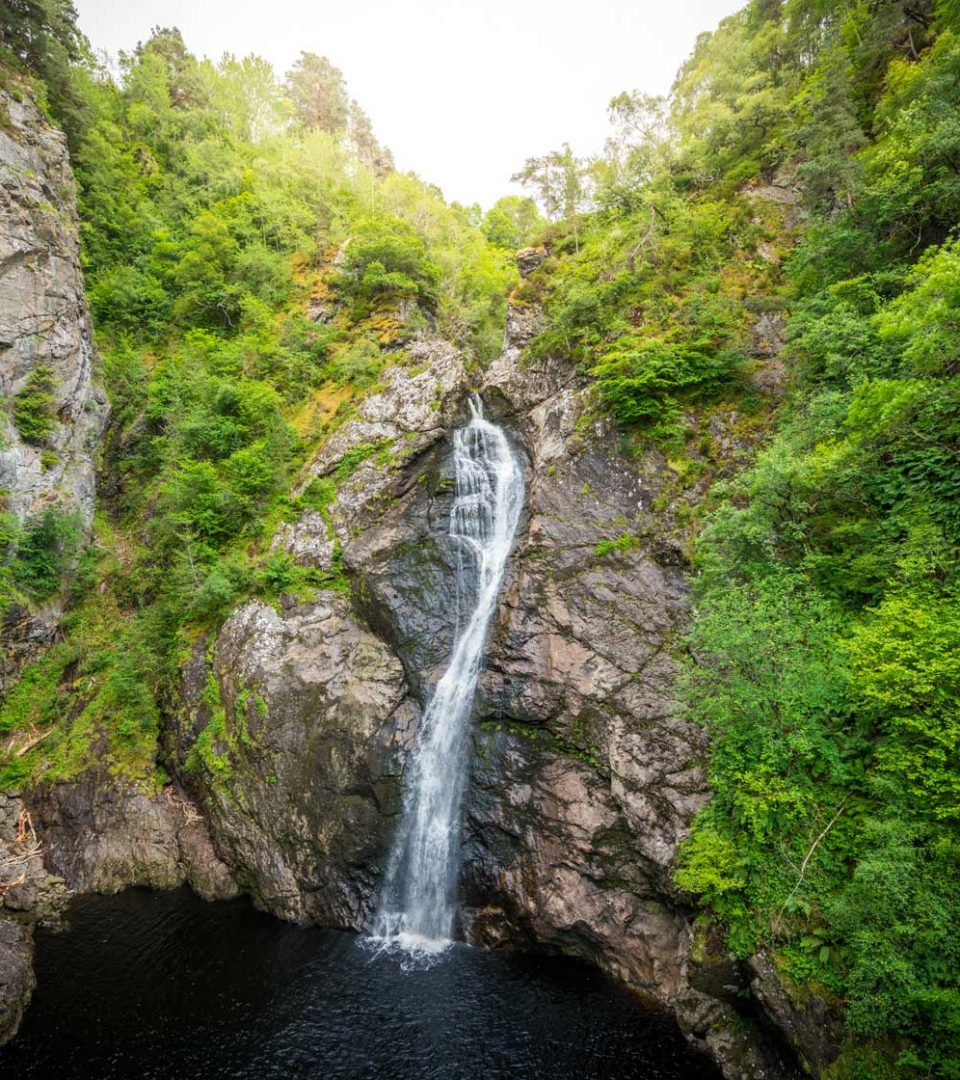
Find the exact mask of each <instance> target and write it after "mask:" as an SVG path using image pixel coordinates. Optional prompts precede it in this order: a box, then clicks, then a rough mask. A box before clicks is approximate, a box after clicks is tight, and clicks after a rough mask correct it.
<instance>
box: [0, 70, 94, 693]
mask: <svg viewBox="0 0 960 1080" xmlns="http://www.w3.org/2000/svg"><path fill="white" fill-rule="evenodd" d="M0 117H2V118H3V122H2V123H0V391H2V394H3V398H4V402H5V403H6V408H5V410H4V417H3V421H4V422H3V433H2V441H0V491H2V493H3V494H2V498H3V503H4V505H3V510H4V511H5V512H6V513H8V514H10V515H11V516H12V517H13V519H15V521H16V522H17V523H18V525H20V526H23V525H24V524H25V523H29V522H31V521H32V522H36V521H39V520H40V518H41V517H42V516H43V515H44V514H45V513H47V512H50V511H53V512H55V513H59V514H64V515H75V516H76V518H77V519H78V522H79V526H80V528H81V529H83V530H86V529H89V527H90V524H91V522H92V520H93V512H94V497H95V487H96V485H95V455H96V451H97V448H98V443H99V439H100V435H101V433H102V431H103V427H104V424H105V422H106V417H107V405H106V397H105V395H104V392H103V389H102V387H101V386H100V384H99V383H98V381H97V379H96V377H95V375H94V363H93V343H92V338H91V327H90V315H89V312H88V310H87V303H86V298H85V295H84V286H83V275H82V272H81V269H80V255H79V221H78V218H77V208H76V200H75V192H74V181H73V173H72V172H71V169H70V162H69V157H68V154H67V145H66V138H65V137H64V135H63V133H62V132H61V131H59V130H58V129H57V128H55V127H53V126H52V125H51V124H50V123H48V122H47V121H46V120H45V119H44V117H43V115H42V113H41V112H40V110H39V108H38V107H37V105H36V103H35V101H34V100H33V97H32V96H31V95H30V93H28V92H27V91H26V90H25V89H22V88H21V89H20V90H19V91H15V90H13V89H8V90H2V89H0ZM59 619H60V603H59V601H58V599H56V598H52V599H49V600H48V601H47V602H45V603H43V604H41V605H40V606H39V607H38V608H36V607H35V608H34V609H33V610H31V609H30V607H29V606H28V605H27V604H25V603H24V604H14V605H12V607H10V608H9V610H8V612H7V615H6V620H5V624H4V626H3V628H2V632H0V643H2V646H3V649H2V653H3V660H2V665H0V690H2V689H3V687H4V685H5V683H6V681H7V680H8V679H9V678H10V677H11V676H13V675H15V674H16V673H17V671H19V669H20V668H21V667H22V666H23V664H24V663H26V662H27V661H28V660H29V659H31V658H32V657H34V656H36V655H37V654H38V652H39V651H40V650H42V649H43V648H44V647H45V646H46V645H49V644H50V642H51V641H52V640H53V638H54V636H55V635H56V632H57V626H58V624H59Z"/></svg>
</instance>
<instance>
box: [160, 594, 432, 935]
mask: <svg viewBox="0 0 960 1080" xmlns="http://www.w3.org/2000/svg"><path fill="white" fill-rule="evenodd" d="M183 685H184V701H185V709H184V711H183V714H182V717H181V721H180V725H179V727H178V730H177V733H176V745H175V747H174V748H173V753H175V754H176V755H177V761H178V765H179V768H180V770H181V771H182V772H183V774H184V775H185V776H186V777H187V779H188V782H191V783H194V784H199V786H200V790H201V791H202V792H203V795H204V801H205V807H206V810H207V815H208V818H209V820H210V823H211V826H212V828H213V830H214V834H215V836H216V839H217V844H218V847H219V848H220V849H221V850H222V851H223V853H224V856H225V857H226V859H227V861H228V862H229V864H230V865H231V866H232V867H233V868H234V869H235V872H236V875H237V879H238V880H239V881H240V883H241V884H242V885H243V886H244V888H245V889H247V890H248V891H249V892H250V893H251V894H252V895H253V897H254V898H255V899H256V900H257V902H258V903H259V904H260V905H261V906H263V907H265V908H267V909H268V910H270V911H272V912H274V913H275V914H277V915H281V916H283V917H284V918H288V919H296V920H306V919H310V920H313V921H315V922H320V923H326V924H328V925H334V926H341V927H355V928H357V929H359V928H360V927H362V926H363V925H364V924H365V922H366V920H367V918H368V917H369V915H370V912H371V908H372V905H373V903H374V901H375V899H376V882H377V874H378V868H379V866H380V865H381V863H382V861H383V858H384V854H385V850H384V848H385V844H386V842H387V834H388V830H387V828H386V822H387V821H388V816H389V815H390V814H392V813H393V812H395V805H396V800H397V793H396V786H397V785H396V776H395V774H394V769H393V765H392V762H393V761H394V758H395V754H394V752H393V751H394V742H395V740H396V739H397V738H401V737H403V733H404V732H409V731H410V729H411V725H412V722H413V720H414V719H415V713H414V712H413V710H412V706H411V703H410V702H408V701H407V695H406V683H405V680H404V675H403V668H402V667H401V665H400V662H399V661H398V660H397V658H396V657H395V656H394V655H393V653H391V651H390V650H389V649H388V648H387V647H386V646H385V645H384V643H383V642H382V641H380V640H379V639H378V638H376V637H375V636H373V635H372V634H371V633H369V632H368V631H367V630H365V629H363V628H362V627H361V626H359V625H358V624H357V621H356V620H355V618H354V617H353V615H352V612H351V608H350V605H349V604H348V603H347V602H346V601H345V600H343V599H342V598H340V597H337V596H335V595H333V594H325V595H324V596H323V598H322V599H320V600H318V601H317V602H314V603H310V604H302V605H296V604H289V605H287V606H285V608H284V610H282V611H280V612H278V611H275V610H274V609H273V608H272V607H270V606H269V605H268V604H264V603H262V602H260V601H253V602H251V603H248V604H246V605H244V606H243V607H242V608H240V609H239V610H238V611H236V612H235V613H234V614H233V615H232V616H231V617H230V619H228V621H227V623H226V624H225V626H224V627H223V629H222V631H221V633H220V635H219V638H218V639H217V642H216V646H215V648H214V649H213V650H212V654H211V656H210V657H209V659H208V657H207V655H206V649H205V647H204V643H202V642H201V643H200V644H199V646H198V647H197V650H196V651H195V654H194V658H193V661H192V662H191V664H190V665H189V666H188V668H187V669H186V671H185V673H184V684H183ZM211 686H213V687H215V694H214V695H213V699H211V694H210V693H209V690H208V688H209V687H211ZM218 710H219V723H220V724H221V725H222V727H220V728H219V729H218V733H217V734H214V728H215V727H216V726H217V724H218V720H217V719H215V713H216V712H217V711H218ZM208 728H209V729H210V730H207V729H208ZM205 732H206V738H207V739H208V740H209V743H208V746H209V751H208V753H207V754H206V756H205V757H202V758H198V756H197V742H198V740H200V739H202V738H204V733H205ZM212 755H217V756H216V757H214V758H212ZM211 760H213V762H214V763H213V765H212V766H211ZM198 774H199V775H198Z"/></svg>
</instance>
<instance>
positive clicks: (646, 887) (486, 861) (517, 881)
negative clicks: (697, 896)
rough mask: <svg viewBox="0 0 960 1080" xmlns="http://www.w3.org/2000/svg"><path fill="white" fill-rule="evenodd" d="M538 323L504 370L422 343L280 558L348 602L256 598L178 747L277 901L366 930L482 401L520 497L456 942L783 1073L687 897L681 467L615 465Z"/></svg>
mask: <svg viewBox="0 0 960 1080" xmlns="http://www.w3.org/2000/svg"><path fill="white" fill-rule="evenodd" d="M537 318H538V315H537V312H536V309H534V308H529V307H523V306H515V307H513V308H512V309H511V311H510V314H509V317H508V325H507V334H506V340H505V346H504V351H503V354H502V355H501V357H500V358H499V359H498V360H497V361H496V362H494V363H493V364H492V365H491V367H490V368H489V369H488V370H487V371H486V372H485V373H478V372H474V371H470V370H468V369H467V368H466V367H465V365H464V362H463V359H462V358H461V357H460V356H459V355H458V354H457V352H456V351H455V350H453V349H452V348H451V347H450V346H449V345H447V344H446V343H444V342H442V341H439V340H437V339H432V338H423V339H421V340H420V342H419V343H418V344H417V345H416V347H415V348H414V349H413V350H412V356H411V358H410V361H409V363H408V365H407V366H405V367H396V368H393V369H391V370H390V371H389V372H388V374H387V375H386V377H385V380H384V382H385V386H384V388H383V390H382V392H380V393H377V394H374V395H373V396H371V397H369V398H368V399H367V400H366V401H365V402H364V403H362V404H361V406H360V408H359V411H358V415H357V416H356V417H355V418H354V419H352V420H349V421H348V422H347V423H345V424H344V425H343V426H342V427H341V428H340V429H339V430H338V431H337V433H336V434H335V435H334V436H332V437H331V439H330V440H329V441H328V442H327V443H326V444H325V446H324V447H323V449H322V451H321V452H320V454H319V455H318V457H317V458H316V459H315V460H314V461H313V462H312V463H311V465H310V467H309V469H308V471H307V474H306V475H305V476H304V478H303V480H302V486H303V487H306V485H307V484H309V482H310V481H311V480H312V479H314V478H321V479H326V480H331V481H334V482H335V483H336V495H335V497H334V498H333V500H332V501H331V502H330V503H329V505H328V506H326V507H325V508H324V509H323V511H322V512H320V511H317V510H308V511H306V512H305V513H304V514H303V515H302V516H301V518H300V519H299V521H297V522H296V523H295V524H292V525H287V526H283V527H281V530H280V532H279V533H278V535H277V539H276V541H275V543H276V544H278V545H283V546H284V548H285V550H287V551H288V552H289V553H291V554H292V555H293V556H294V557H295V558H296V559H298V560H300V561H302V562H303V563H304V564H307V565H312V566H317V567H321V568H330V567H332V566H333V565H334V562H335V561H336V560H341V562H342V566H343V567H344V568H345V569H346V571H347V573H348V575H349V580H350V597H349V598H347V597H345V596H343V595H337V594H336V593H333V592H328V593H325V594H322V595H321V596H320V597H319V598H318V599H317V600H314V601H310V602H298V601H297V600H296V599H294V598H293V597H289V598H287V599H285V600H283V601H282V603H281V605H280V607H279V610H277V609H275V608H274V607H272V606H270V605H268V604H266V603H263V602H261V601H252V602H250V603H248V604H246V605H245V606H244V607H242V608H241V609H239V610H238V611H236V612H235V613H234V614H233V615H232V616H231V617H230V618H229V619H228V621H227V622H226V624H225V625H224V627H223V629H222V630H221V632H220V634H219V635H218V636H217V638H216V639H215V640H209V639H201V640H198V641H197V642H196V644H195V646H194V649H193V653H192V658H191V660H190V662H189V663H188V664H187V665H186V667H185V668H184V671H183V682H182V698H183V707H182V708H180V709H179V711H178V715H177V720H176V724H175V725H174V728H173V729H172V730H171V732H170V734H169V749H170V758H171V761H172V763H173V764H174V766H175V769H176V771H177V774H178V776H179V777H180V778H181V780H182V782H183V783H184V785H185V786H186V787H187V788H188V789H189V790H190V791H191V794H192V796H193V797H194V798H196V800H197V801H198V803H199V804H201V805H202V806H204V807H205V808H206V810H207V814H208V818H209V821H210V824H211V828H212V831H213V836H214V840H215V843H216V846H217V848H218V850H220V851H221V853H222V854H223V856H224V858H225V859H226V861H227V863H228V864H229V866H230V867H231V870H232V871H233V873H234V874H235V875H236V879H237V881H238V882H239V883H240V885H241V886H242V887H243V888H245V889H247V890H248V891H249V892H250V893H251V894H252V895H253V896H254V897H255V899H256V900H257V902H258V903H260V904H262V905H263V906H264V907H266V908H267V909H269V910H271V911H273V912H275V913H277V914H279V915H282V916H283V917H286V918H293V919H309V920H312V921H317V922H320V923H323V924H326V925H330V926H339V927H343V926H346V927H351V928H353V929H356V930H363V929H365V928H366V927H368V926H369V924H370V920H371V917H372V915H373V912H374V909H375V906H376V902H377V897H378V889H379V886H380V884H381V882H382V879H383V871H384V867H385V864H386V859H387V854H388V851H389V847H390V841H391V838H392V835H393V830H394V828H395V825H396V820H397V815H398V814H399V812H400V808H401V791H402V783H403V774H404V765H405V762H406V760H407V755H408V754H409V752H410V749H411V747H412V744H413V737H414V734H415V731H416V725H417V723H418V721H419V718H420V716H421V714H422V708H423V704H424V701H425V700H426V698H427V696H428V695H429V693H430V690H431V687H432V685H433V684H435V682H436V680H437V678H438V677H439V674H440V672H441V670H442V664H443V662H444V660H445V658H446V656H447V655H448V653H449V650H450V645H451V642H452V640H453V636H454V632H455V628H456V613H457V597H456V583H457V553H456V551H455V550H454V548H453V545H452V543H451V541H450V539H449V536H448V522H449V511H450V504H451V501H452V498H453V476H452V464H451V443H450V433H451V431H452V430H453V429H454V428H455V427H457V426H458V425H460V424H461V423H462V422H463V421H464V418H465V415H466V397H467V394H468V393H469V392H470V391H471V390H472V389H479V391H480V393H481V395H482V396H483V398H484V401H485V406H486V409H487V412H488V414H490V415H492V416H493V417H495V418H496V420H497V422H498V423H499V424H501V425H502V426H504V427H505V428H506V430H507V431H508V432H509V433H510V436H511V438H512V439H513V441H514V443H515V445H516V447H517V448H518V449H519V450H520V452H521V456H522V458H523V460H524V462H525V469H526V471H527V491H528V500H527V506H526V508H525V513H524V518H523V520H522V522H521V526H520V539H519V540H518V542H517V544H516V549H515V551H514V553H513V555H512V558H511V561H510V564H509V567H508V571H507V581H506V583H505V586H504V590H503V594H502V600H501V611H500V615H499V617H498V619H497V621H496V625H495V630H494V633H493V637H492V640H491V641H490V644H489V654H488V659H487V663H486V665H485V671H484V674H483V675H482V676H481V685H480V690H479V694H478V701H477V706H476V717H475V735H474V752H473V764H472V776H471V782H470V786H469V788H468V793H467V803H466V813H465V823H464V830H465V831H464V867H463V874H462V885H463V890H464V894H465V898H466V903H465V910H464V933H465V935H466V937H467V939H468V940H470V941H473V942H475V943H477V944H480V945H484V946H489V947H521V948H548V949H552V950H555V951H559V952H563V953H566V954H569V955H574V956H577V957H580V958H582V959H585V960H587V961H589V962H592V963H595V964H598V965H600V966H602V967H603V968H605V969H606V970H607V971H608V972H610V973H611V974H612V975H613V976H615V977H617V978H619V979H622V980H624V981H626V982H628V983H629V984H631V985H632V986H634V987H635V988H636V989H637V990H639V991H641V992H642V993H643V994H645V995H646V996H647V997H648V998H649V999H651V1000H653V1001H656V1002H658V1003H659V1004H661V1005H663V1006H666V1007H668V1008H670V1009H672V1010H673V1011H674V1012H675V1014H676V1015H677V1017H678V1019H679V1020H680V1023H681V1025H682V1026H683V1028H684V1030H685V1032H686V1033H687V1036H688V1038H689V1039H690V1040H691V1041H692V1042H694V1043H695V1044H696V1045H698V1046H700V1047H701V1049H703V1050H704V1051H705V1052H708V1053H710V1054H711V1055H712V1056H713V1057H714V1058H715V1059H716V1060H718V1061H719V1062H720V1063H721V1065H722V1066H723V1067H724V1069H725V1071H726V1072H727V1074H728V1075H730V1076H760V1075H781V1074H785V1073H787V1072H789V1071H790V1069H791V1066H790V1064H789V1060H790V1055H789V1054H788V1053H787V1054H781V1053H780V1051H779V1050H777V1049H776V1048H775V1047H774V1046H773V1045H771V1043H770V1040H768V1039H767V1038H766V1037H765V1035H764V1034H763V1032H762V1031H759V1029H757V1028H755V1027H751V1020H750V1019H749V1018H748V1017H746V1016H745V1015H744V1008H743V1005H742V1001H743V992H744V991H746V990H747V988H748V986H749V984H750V980H751V977H752V975H751V972H750V971H749V970H748V969H747V968H746V967H741V966H739V965H736V964H733V963H731V962H730V961H729V960H728V959H727V958H726V956H725V955H724V954H723V952H722V950H717V949H716V948H711V947H710V945H709V944H708V943H705V942H702V941H697V942H695V940H694V932H693V918H694V915H695V911H694V910H693V908H692V906H691V903H690V900H689V898H685V897H683V896H682V895H679V894H678V893H677V891H676V889H675V887H674V886H673V884H672V881H671V868H672V865H673V862H674V859H675V857H676V851H677V845H678V843H679V842H680V840H681V839H682V838H683V837H684V836H685V834H686V830H687V828H688V826H689V822H690V820H691V818H692V815H693V814H694V812H695V811H696V809H697V808H698V807H699V806H701V805H702V804H703V802H704V801H705V800H706V799H707V798H708V792H707V786H706V778H705V772H704V767H703V755H704V743H703V734H702V732H701V731H700V730H699V729H697V728H695V727H692V726H691V725H690V724H688V723H687V722H686V721H684V720H682V719H681V718H680V717H678V716H677V715H676V709H675V705H674V701H673V697H672V681H673V678H674V676H675V672H676V668H675V652H676V649H677V648H678V644H677V642H678V638H679V636H680V635H681V634H682V632H683V629H684V626H685V621H686V618H687V598H686V593H687V589H686V583H685V559H684V554H683V546H682V545H683V534H682V531H681V530H679V529H678V528H677V527H676V526H675V524H672V518H671V511H670V508H669V505H668V503H667V504H666V509H664V506H665V503H664V500H663V499H658V498H657V497H658V496H660V495H662V494H663V490H662V487H663V485H664V484H665V483H666V475H665V473H666V470H665V467H664V462H663V460H662V459H661V460H658V455H657V454H650V455H648V457H647V458H645V459H643V460H641V461H639V462H638V461H636V460H633V459H630V458H629V457H627V456H626V455H625V454H624V453H623V452H621V448H620V437H619V435H618V432H617V431H616V428H615V426H614V425H612V424H610V423H609V422H607V421H605V420H602V419H599V418H598V417H597V416H596V415H595V414H594V413H593V411H592V410H591V402H590V396H589V393H588V392H587V389H586V386H585V385H584V381H583V380H582V379H580V378H579V377H578V376H577V374H576V372H575V371H574V369H573V368H572V366H571V365H570V364H568V363H567V362H565V361H563V360H561V359H558V360H550V361H548V362H546V363H545V364H542V365H536V366H530V365H529V364H528V362H527V361H525V360H524V359H523V358H522V350H523V346H524V345H525V344H526V342H527V341H528V339H529V337H530V336H531V334H532V333H533V332H534V331H535V327H536V322H537ZM735 420H736V417H735V415H732V416H730V417H729V418H728V422H729V424H730V426H732V425H733V423H734V422H735ZM720 434H722V433H720ZM729 445H730V448H731V450H730V453H731V455H732V456H733V455H735V454H736V453H737V452H739V449H742V447H741V448H738V447H737V446H736V444H735V440H733V439H732V438H731V441H730V444H729ZM374 446H375V447H376V448H377V450H376V453H369V454H368V455H367V456H366V457H365V459H364V460H363V461H361V462H360V463H359V464H357V465H355V466H354V465H352V464H351V465H349V469H348V467H347V465H345V463H351V462H353V461H354V460H355V459H356V457H357V451H358V448H364V447H367V448H369V447H374ZM731 461H732V457H731ZM654 506H658V507H659V509H658V510H655V509H654ZM800 1026H802V1025H800ZM775 1041H776V1040H774V1042H775Z"/></svg>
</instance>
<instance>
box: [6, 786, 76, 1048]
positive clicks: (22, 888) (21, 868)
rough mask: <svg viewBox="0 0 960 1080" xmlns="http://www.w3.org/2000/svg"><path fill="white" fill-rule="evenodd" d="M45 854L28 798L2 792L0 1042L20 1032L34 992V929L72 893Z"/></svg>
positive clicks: (56, 915)
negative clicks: (48, 866) (50, 869)
mask: <svg viewBox="0 0 960 1080" xmlns="http://www.w3.org/2000/svg"><path fill="white" fill-rule="evenodd" d="M43 854H44V853H43V844H42V842H41V841H40V840H39V839H38V835H37V831H36V829H35V827H34V824H33V821H32V819H31V817H30V814H29V812H28V811H27V809H26V807H25V805H24V803H23V800H22V799H21V798H19V797H18V796H16V795H8V794H3V793H0V1044H2V1043H4V1042H6V1041H7V1040H8V1039H10V1038H11V1037H12V1036H13V1035H14V1033H15V1032H16V1030H17V1026H18V1025H19V1023H20V1018H21V1016H22V1015H23V1010H24V1009H25V1008H26V1006H27V1003H28V1002H29V1000H30V995H31V993H32V992H33V988H34V977H33V928H34V926H35V925H36V924H37V923H38V922H48V923H55V922H56V921H57V919H58V918H59V915H60V912H61V910H62V908H63V905H64V903H65V901H66V897H67V886H66V883H65V882H64V880H63V879H62V878H61V877H57V876H55V875H53V874H51V873H49V872H48V870H47V869H46V867H45V866H44V858H43Z"/></svg>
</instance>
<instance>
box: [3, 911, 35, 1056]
mask: <svg viewBox="0 0 960 1080" xmlns="http://www.w3.org/2000/svg"><path fill="white" fill-rule="evenodd" d="M35 985H36V979H35V978H34V976H33V927H32V925H29V924H26V923H20V922H13V921H12V920H8V919H5V918H3V917H2V916H0V1046H2V1045H3V1043H5V1042H8V1041H9V1040H10V1039H12V1038H13V1036H14V1035H15V1034H16V1033H17V1028H18V1027H19V1026H20V1020H21V1019H22V1017H23V1010H24V1009H25V1008H26V1007H27V1004H28V1003H29V1001H30V995H31V994H32V993H33V988H34V986H35Z"/></svg>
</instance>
